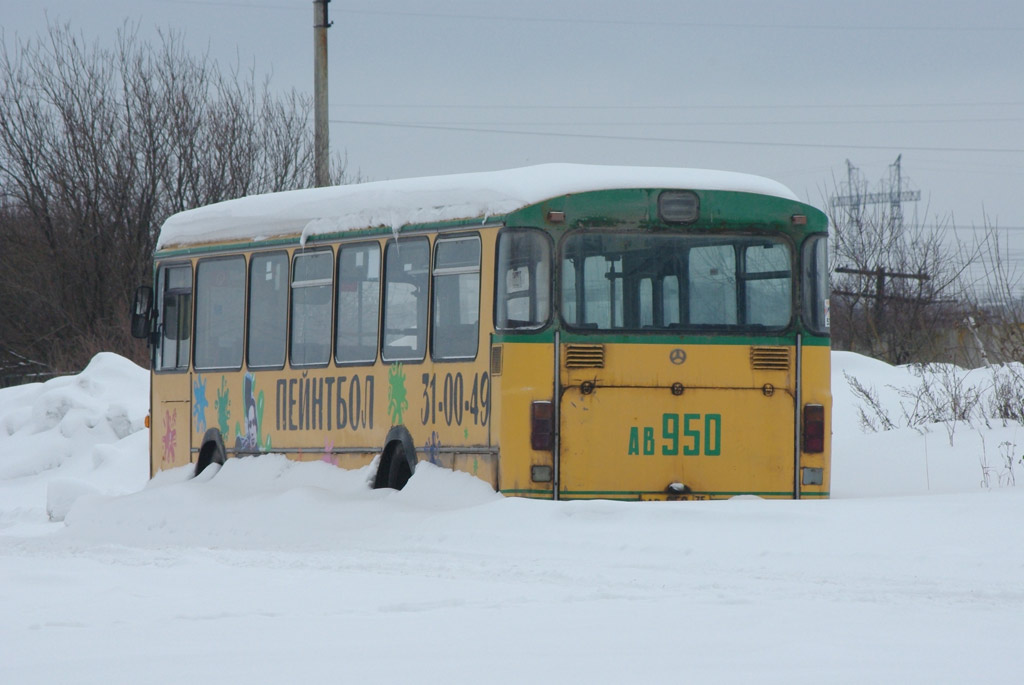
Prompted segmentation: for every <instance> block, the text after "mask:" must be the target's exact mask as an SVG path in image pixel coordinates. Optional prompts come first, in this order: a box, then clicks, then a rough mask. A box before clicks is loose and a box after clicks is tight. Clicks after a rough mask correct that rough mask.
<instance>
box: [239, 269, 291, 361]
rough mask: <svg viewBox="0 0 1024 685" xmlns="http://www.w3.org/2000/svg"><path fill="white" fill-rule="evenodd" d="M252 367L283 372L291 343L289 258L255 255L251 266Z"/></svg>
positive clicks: (250, 355)
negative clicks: (286, 352) (287, 346)
mask: <svg viewBox="0 0 1024 685" xmlns="http://www.w3.org/2000/svg"><path fill="white" fill-rule="evenodd" d="M248 339H249V343H248V344H249V366H251V367H254V368H255V367H259V368H281V367H283V366H284V355H285V346H286V344H287V341H288V255H287V254H285V253H284V252H274V253H270V254H254V255H253V256H252V260H251V264H250V266H249V338H248Z"/></svg>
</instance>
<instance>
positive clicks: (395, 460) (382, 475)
mask: <svg viewBox="0 0 1024 685" xmlns="http://www.w3.org/2000/svg"><path fill="white" fill-rule="evenodd" d="M384 445H385V447H384V450H383V452H382V453H381V457H380V463H379V464H378V465H377V475H376V476H375V477H374V479H373V487H374V488H394V489H395V490H401V489H402V488H404V487H405V484H406V483H408V482H409V479H410V478H412V474H413V471H414V470H415V464H416V448H415V447H413V443H412V436H411V435H409V431H407V430H406V429H405V428H404V427H402V426H395V427H393V428H392V429H391V430H390V431H388V435H387V438H385V440H384Z"/></svg>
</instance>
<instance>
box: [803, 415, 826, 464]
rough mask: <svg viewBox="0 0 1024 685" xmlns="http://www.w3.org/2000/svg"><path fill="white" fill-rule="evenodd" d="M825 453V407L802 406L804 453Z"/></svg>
mask: <svg viewBox="0 0 1024 685" xmlns="http://www.w3.org/2000/svg"><path fill="white" fill-rule="evenodd" d="M824 451H825V407H823V406H822V405H820V404H805V405H804V452H824Z"/></svg>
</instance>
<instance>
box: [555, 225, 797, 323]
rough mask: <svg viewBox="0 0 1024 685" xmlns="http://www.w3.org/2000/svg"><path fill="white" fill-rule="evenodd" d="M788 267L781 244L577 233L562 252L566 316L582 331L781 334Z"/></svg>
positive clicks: (786, 318) (788, 301)
mask: <svg viewBox="0 0 1024 685" xmlns="http://www.w3.org/2000/svg"><path fill="white" fill-rule="evenodd" d="M791 262H792V259H791V249H790V247H789V243H788V242H786V241H785V240H783V239H781V238H769V237H754V236H699V235H650V234H639V233H634V232H630V233H582V232H580V233H575V234H572V235H570V236H569V237H568V238H567V239H566V240H565V243H564V244H563V247H562V270H561V279H560V283H561V309H562V311H561V314H562V318H563V320H564V321H565V323H566V324H567V325H568V326H570V327H572V328H577V329H583V330H629V331H658V330H696V331H700V330H724V331H728V330H733V329H753V330H780V329H783V328H786V327H787V326H789V323H790V321H791V319H792V308H793V305H792V299H793V298H792V278H793V276H792V266H791Z"/></svg>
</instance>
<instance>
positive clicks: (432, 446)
mask: <svg viewBox="0 0 1024 685" xmlns="http://www.w3.org/2000/svg"><path fill="white" fill-rule="evenodd" d="M423 450H424V452H426V454H427V461H429V462H430V463H431V464H434V465H435V466H440V465H441V436H440V435H438V434H437V431H431V432H430V440H428V441H427V444H426V445H424V446H423Z"/></svg>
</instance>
